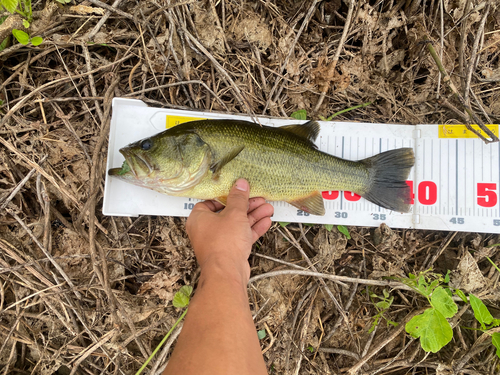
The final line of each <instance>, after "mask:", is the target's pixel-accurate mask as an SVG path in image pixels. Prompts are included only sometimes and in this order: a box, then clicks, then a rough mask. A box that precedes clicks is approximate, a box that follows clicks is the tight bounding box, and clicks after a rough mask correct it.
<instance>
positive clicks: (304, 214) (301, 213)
mask: <svg viewBox="0 0 500 375" xmlns="http://www.w3.org/2000/svg"><path fill="white" fill-rule="evenodd" d="M297 216H309V213H308V212H304V211H302V210H297Z"/></svg>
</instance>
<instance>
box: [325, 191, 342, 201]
mask: <svg viewBox="0 0 500 375" xmlns="http://www.w3.org/2000/svg"><path fill="white" fill-rule="evenodd" d="M321 195H322V196H323V198H325V199H328V200H330V201H333V200H335V199H337V198H338V197H339V192H338V191H337V190H335V191H323V192H322V193H321Z"/></svg>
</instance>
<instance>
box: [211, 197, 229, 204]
mask: <svg viewBox="0 0 500 375" xmlns="http://www.w3.org/2000/svg"><path fill="white" fill-rule="evenodd" d="M214 201H217V202H219V203H220V204H223V205H224V206H226V205H227V195H226V196H224V197H217V198H215V199H214Z"/></svg>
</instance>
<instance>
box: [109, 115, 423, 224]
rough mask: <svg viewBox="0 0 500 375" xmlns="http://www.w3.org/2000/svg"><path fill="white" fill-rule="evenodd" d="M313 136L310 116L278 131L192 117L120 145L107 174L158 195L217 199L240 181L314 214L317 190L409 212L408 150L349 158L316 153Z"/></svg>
mask: <svg viewBox="0 0 500 375" xmlns="http://www.w3.org/2000/svg"><path fill="white" fill-rule="evenodd" d="M318 133H319V124H318V123H317V122H315V121H309V122H308V123H305V124H303V125H289V126H282V127H278V128H273V127H268V126H260V125H258V124H254V123H251V122H247V121H241V120H201V121H192V122H188V123H184V124H180V125H177V126H175V127H173V128H171V129H168V130H165V131H163V132H162V133H159V134H157V135H155V136H153V137H149V138H146V139H143V140H140V141H138V142H135V143H132V144H130V145H128V146H126V147H124V148H122V149H121V150H120V152H121V153H122V154H123V155H124V157H125V162H124V164H123V166H122V168H114V169H110V171H109V174H110V175H113V176H116V177H119V178H120V179H122V180H125V181H127V182H130V183H133V184H135V185H139V186H144V187H147V188H150V189H153V190H155V191H158V192H160V193H165V194H168V195H175V196H182V197H190V198H198V199H214V200H217V201H219V202H221V203H223V204H225V202H226V197H227V194H228V192H229V190H230V188H231V186H232V185H233V184H234V182H235V181H236V180H237V179H238V178H245V179H247V180H248V182H249V183H250V196H251V197H264V198H265V199H267V200H271V201H286V202H288V203H290V204H292V205H293V206H295V207H297V208H299V209H301V210H303V211H305V212H309V213H311V214H314V215H324V213H325V209H324V204H323V198H322V195H321V192H322V191H327V190H348V191H352V192H354V193H356V194H359V195H361V196H363V197H364V198H366V199H368V200H369V201H372V202H373V203H376V204H378V205H380V206H382V207H385V208H388V209H391V210H395V211H400V212H408V211H409V209H410V205H409V203H410V188H409V186H408V185H407V184H406V179H407V178H408V174H409V172H410V169H411V167H412V166H413V164H414V156H413V150H412V149H411V148H401V149H396V150H391V151H387V152H384V153H381V154H378V155H375V156H373V157H371V158H367V159H364V160H361V161H350V160H344V159H340V158H337V157H335V156H332V155H330V154H326V153H324V152H321V151H319V150H318V149H317V148H316V146H315V145H314V143H313V142H314V141H315V140H316V138H317V136H318Z"/></svg>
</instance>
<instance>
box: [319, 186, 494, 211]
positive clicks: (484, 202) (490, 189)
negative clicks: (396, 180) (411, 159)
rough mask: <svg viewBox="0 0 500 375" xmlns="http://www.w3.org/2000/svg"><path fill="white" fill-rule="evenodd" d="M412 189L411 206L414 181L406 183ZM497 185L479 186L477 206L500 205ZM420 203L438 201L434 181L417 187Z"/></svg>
mask: <svg viewBox="0 0 500 375" xmlns="http://www.w3.org/2000/svg"><path fill="white" fill-rule="evenodd" d="M406 183H407V184H408V186H410V189H411V197H412V198H411V204H414V203H415V201H414V199H415V193H414V189H413V181H406ZM496 190H497V184H496V183H494V182H480V183H478V184H477V204H478V206H481V207H487V208H488V207H495V206H496V205H497V203H498V195H497V192H496ZM417 193H418V194H417V199H418V203H420V204H423V205H427V206H429V205H433V204H435V203H436V201H437V197H438V194H437V185H436V183H435V182H433V181H422V182H420V183H419V184H418V187H417ZM322 195H323V198H324V199H327V200H335V199H337V198H338V197H339V192H338V191H324V192H323V194H322ZM344 198H345V199H346V200H348V201H351V202H356V201H358V200H359V199H360V198H361V197H360V196H359V195H357V194H354V193H351V192H350V191H344Z"/></svg>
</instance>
